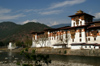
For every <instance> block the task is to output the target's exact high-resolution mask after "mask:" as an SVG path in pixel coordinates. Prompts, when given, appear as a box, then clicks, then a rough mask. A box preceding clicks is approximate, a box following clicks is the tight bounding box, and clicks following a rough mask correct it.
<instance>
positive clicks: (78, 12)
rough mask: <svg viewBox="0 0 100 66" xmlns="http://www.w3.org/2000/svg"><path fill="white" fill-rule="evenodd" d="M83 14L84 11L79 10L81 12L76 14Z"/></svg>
mask: <svg viewBox="0 0 100 66" xmlns="http://www.w3.org/2000/svg"><path fill="white" fill-rule="evenodd" d="M82 13H84V12H83V11H82V10H79V11H77V13H75V14H82Z"/></svg>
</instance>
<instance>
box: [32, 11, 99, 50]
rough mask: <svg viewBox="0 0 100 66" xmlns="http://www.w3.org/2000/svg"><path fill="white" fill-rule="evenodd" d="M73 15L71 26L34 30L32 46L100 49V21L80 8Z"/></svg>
mask: <svg viewBox="0 0 100 66" xmlns="http://www.w3.org/2000/svg"><path fill="white" fill-rule="evenodd" d="M69 17H71V26H70V27H69V26H65V27H61V28H56V29H45V30H44V31H42V32H32V47H53V48H70V49H100V21H96V22H93V18H94V16H92V15H90V14H87V13H84V12H83V11H81V10H79V11H77V13H76V14H75V15H71V16H69Z"/></svg>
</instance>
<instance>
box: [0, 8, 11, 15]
mask: <svg viewBox="0 0 100 66" xmlns="http://www.w3.org/2000/svg"><path fill="white" fill-rule="evenodd" d="M10 12H11V9H5V8H0V14H5V13H10Z"/></svg>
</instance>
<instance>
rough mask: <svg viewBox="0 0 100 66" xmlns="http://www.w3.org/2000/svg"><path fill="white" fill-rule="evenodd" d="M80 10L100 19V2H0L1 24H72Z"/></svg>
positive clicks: (96, 0)
mask: <svg viewBox="0 0 100 66" xmlns="http://www.w3.org/2000/svg"><path fill="white" fill-rule="evenodd" d="M78 10H83V11H84V12H86V13H89V14H91V15H94V16H95V19H99V18H100V0H0V22H2V21H12V22H15V23H17V24H25V23H27V22H40V23H44V24H46V25H49V26H51V25H56V24H61V23H70V21H71V19H70V17H68V16H69V15H73V14H75V13H76V11H78Z"/></svg>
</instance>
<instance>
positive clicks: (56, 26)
mask: <svg viewBox="0 0 100 66" xmlns="http://www.w3.org/2000/svg"><path fill="white" fill-rule="evenodd" d="M70 25H71V24H58V25H53V26H50V27H51V28H59V27H64V26H70Z"/></svg>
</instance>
